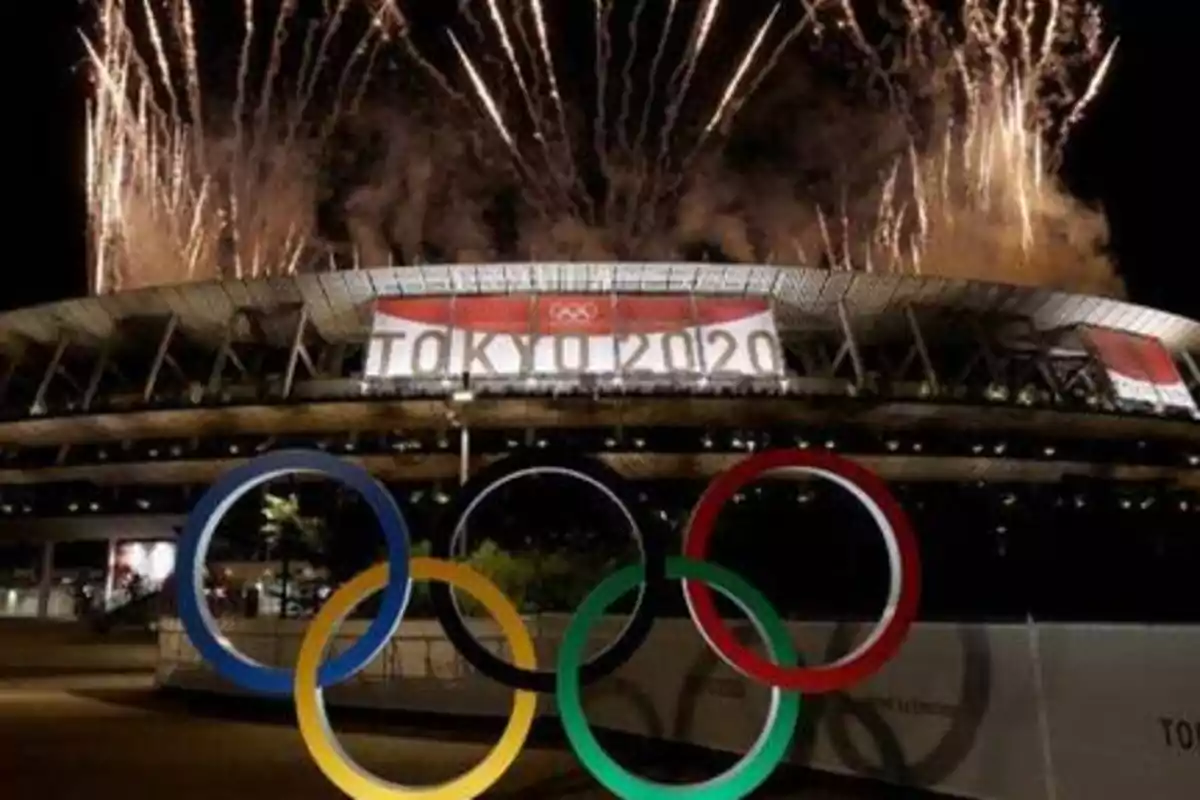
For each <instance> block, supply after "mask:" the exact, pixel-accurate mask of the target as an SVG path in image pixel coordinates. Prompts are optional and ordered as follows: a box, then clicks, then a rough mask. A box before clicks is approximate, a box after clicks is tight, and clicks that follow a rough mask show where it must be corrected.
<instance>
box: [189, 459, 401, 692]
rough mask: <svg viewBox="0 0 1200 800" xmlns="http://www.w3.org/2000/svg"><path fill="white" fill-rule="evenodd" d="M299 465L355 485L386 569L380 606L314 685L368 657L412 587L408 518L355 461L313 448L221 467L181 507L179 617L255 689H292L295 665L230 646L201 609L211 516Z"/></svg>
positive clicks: (352, 671) (221, 669) (240, 681)
mask: <svg viewBox="0 0 1200 800" xmlns="http://www.w3.org/2000/svg"><path fill="white" fill-rule="evenodd" d="M303 473H307V474H317V475H324V476H326V477H329V478H333V479H334V480H336V481H338V482H339V483H341V484H343V485H345V486H348V487H349V488H351V489H356V490H357V491H358V492H359V494H361V495H362V497H363V499H364V500H365V501H366V502H367V505H369V506H370V507H371V510H372V511H373V512H374V514H375V518H376V519H378V520H379V527H380V528H381V529H382V530H383V537H384V539H385V540H386V543H387V563H388V576H389V577H388V584H387V587H386V588H385V589H384V591H383V596H382V603H381V605H380V608H379V614H378V615H377V616H376V617H375V619H373V620H372V621H371V624H370V625H369V626H368V627H367V631H366V633H365V634H364V635H363V637H362V638H361V639H359V640H358V641H357V642H355V643H354V645H353V646H351V647H350V648H349V649H348V650H346V651H345V652H343V653H341V654H340V655H338V656H336V657H334V658H332V659H330V660H329V661H327V662H325V663H324V664H322V665H321V670H320V673H319V674H318V676H317V685H318V686H320V687H322V688H324V687H327V686H331V685H333V684H335V683H341V682H342V681H345V680H347V679H349V678H352V677H353V676H354V675H356V674H357V673H358V672H360V671H361V670H362V669H363V668H364V667H366V666H367V664H369V663H371V661H372V660H373V659H374V658H375V656H377V655H378V654H379V652H380V651H381V650H382V649H383V648H384V647H385V646H386V645H387V643H388V641H390V640H391V638H392V634H394V633H395V632H396V628H397V627H399V625H400V620H401V619H402V618H403V616H404V611H405V608H406V607H407V606H408V598H409V595H410V593H411V589H412V581H411V580H410V579H409V577H410V576H409V569H408V560H409V552H410V549H409V536H408V523H407V521H406V520H405V519H404V515H403V514H402V513H401V512H400V508H399V506H397V505H396V501H395V499H394V498H393V497H392V495H391V493H389V492H388V490H387V489H385V488H384V487H383V486H382V485H381V484H380V483H379V482H378V481H376V480H375V479H374V478H372V477H371V474H370V473H369V472H367V471H366V470H365V469H363V468H362V467H360V466H358V465H356V464H351V463H348V462H345V461H342V460H341V459H339V458H337V457H335V456H331V455H329V454H328V453H322V452H320V451H316V450H279V451H276V452H273V453H268V454H266V455H264V456H260V457H259V458H256V459H254V460H252V461H251V462H250V463H248V464H244V465H242V466H240V467H236V468H234V469H232V470H230V471H228V472H226V473H225V474H224V475H222V476H221V477H220V479H218V480H217V482H216V483H215V484H213V486H212V487H211V488H210V489H209V490H208V491H207V492H205V493H204V496H203V497H201V498H200V502H199V503H197V504H196V507H195V508H193V509H192V512H191V513H190V514H188V517H187V521H186V522H184V526H183V532H182V533H181V534H180V538H179V548H178V557H177V562H176V567H175V574H176V576H177V583H178V594H179V601H178V602H179V619H180V622H182V623H183V630H184V631H185V632H186V633H187V635H188V638H189V639H191V641H192V644H193V646H195V648H196V650H197V651H198V652H199V654H200V656H201V657H202V658H203V659H204V660H205V661H207V662H208V663H209V664H211V665H212V667H213V669H214V670H216V672H217V674H218V675H220V676H221V677H222V678H225V679H226V680H228V681H230V682H232V683H235V684H237V685H238V686H240V687H242V688H244V689H249V690H250V691H253V692H258V693H261V694H270V695H279V696H287V695H291V694H292V689H293V685H294V684H295V673H294V672H293V671H292V670H290V669H281V668H279V667H269V666H266V665H264V664H260V663H258V662H257V661H254V660H253V659H251V658H249V657H248V656H245V655H242V654H241V653H239V652H237V650H235V649H234V648H233V645H232V643H231V642H230V641H229V640H228V639H227V638H226V637H225V636H224V635H223V634H222V633H221V632H220V630H219V628H218V627H217V625H216V620H215V619H213V617H212V614H211V613H210V612H209V610H208V603H207V601H206V600H205V598H204V562H205V557H206V556H207V554H208V546H209V543H210V542H211V541H212V536H213V533H214V532H215V531H216V529H217V524H218V523H219V522H220V521H221V518H222V517H224V516H225V514H226V512H228V511H229V509H230V507H231V506H232V505H233V504H234V503H235V502H236V501H237V500H238V499H239V498H240V497H242V495H244V494H246V492H248V491H250V490H251V489H253V488H254V487H256V486H260V485H261V484H264V483H266V482H267V481H269V480H272V479H273V478H278V477H280V476H283V475H294V474H303Z"/></svg>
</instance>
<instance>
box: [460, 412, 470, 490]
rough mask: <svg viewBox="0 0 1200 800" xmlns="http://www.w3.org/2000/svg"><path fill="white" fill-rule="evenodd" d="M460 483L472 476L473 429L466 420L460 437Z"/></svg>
mask: <svg viewBox="0 0 1200 800" xmlns="http://www.w3.org/2000/svg"><path fill="white" fill-rule="evenodd" d="M458 473H459V474H458V480H459V483H461V484H465V483H466V482H467V479H468V478H470V477H471V429H470V428H468V427H467V424H466V423H465V422H464V423H463V426H462V429H461V437H460V438H459V469H458Z"/></svg>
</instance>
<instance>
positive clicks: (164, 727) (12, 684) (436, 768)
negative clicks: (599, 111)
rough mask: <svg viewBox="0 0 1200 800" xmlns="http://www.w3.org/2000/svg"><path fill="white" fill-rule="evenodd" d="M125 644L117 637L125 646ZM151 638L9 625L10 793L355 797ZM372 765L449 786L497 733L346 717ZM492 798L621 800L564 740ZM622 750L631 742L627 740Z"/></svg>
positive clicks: (811, 791) (818, 788)
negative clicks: (159, 676)
mask: <svg viewBox="0 0 1200 800" xmlns="http://www.w3.org/2000/svg"><path fill="white" fill-rule="evenodd" d="M114 637H115V638H114ZM154 655H155V648H154V645H153V644H152V643H151V642H150V641H149V640H147V639H145V638H144V637H142V638H139V637H137V636H130V635H111V636H106V637H99V636H96V635H93V634H89V633H87V632H84V631H82V630H81V629H79V628H78V627H76V626H74V625H58V626H52V625H46V624H41V623H22V622H16V623H14V622H11V621H0V742H3V743H4V744H3V747H2V748H0V797H4V798H14V800H24V799H25V798H31V799H36V800H79V799H80V798H108V797H119V798H121V800H142V798H145V800H161V798H169V799H170V800H189V799H190V798H196V799H197V800H200V798H203V800H212V798H214V797H221V798H243V797H244V798H258V797H263V796H271V795H273V796H276V797H279V798H287V800H324V799H325V798H328V800H335V798H340V797H342V795H341V794H340V792H339V791H338V790H337V789H336V788H334V787H333V786H332V785H331V784H330V783H329V782H328V781H327V780H326V779H325V778H324V776H323V775H322V774H321V773H320V772H319V771H318V770H317V768H316V767H315V766H314V765H313V764H312V762H311V760H310V759H309V757H308V754H307V753H306V752H305V749H304V745H303V743H302V742H301V740H300V736H299V734H298V733H297V732H296V730H295V728H294V727H293V726H292V725H291V724H289V720H288V718H287V712H286V710H275V709H270V708H264V707H262V706H257V705H255V706H249V705H246V704H245V703H243V702H230V701H221V700H215V699H209V698H197V697H195V696H190V697H189V696H181V695H172V694H164V693H163V692H160V691H156V690H155V689H154V687H153V681H152V674H151V672H150V671H149V670H150V669H151V668H152V665H153V663H154ZM335 725H336V727H337V729H338V731H339V735H340V739H341V742H342V744H343V747H345V749H346V750H347V751H348V752H349V753H350V754H351V755H353V756H354V757H355V758H356V759H357V760H358V761H359V762H360V763H361V764H362V765H363V766H365V767H367V768H368V769H371V770H372V771H374V772H376V773H377V774H380V775H382V776H385V777H387V778H390V779H392V780H395V781H403V782H405V783H408V784H429V783H438V782H441V781H443V780H446V779H447V778H450V777H452V776H454V775H456V774H459V773H461V772H462V771H463V770H464V769H465V768H467V767H469V766H470V765H471V764H473V763H475V762H476V761H478V760H479V759H480V758H481V757H482V756H483V754H484V753H486V751H487V748H488V746H489V742H490V741H492V740H493V734H491V733H489V732H485V731H464V730H456V729H451V728H447V727H445V725H444V724H443V725H441V726H437V727H435V728H434V729H432V730H431V729H430V727H429V726H428V725H426V724H422V725H421V726H420V727H416V726H415V723H414V722H413V721H412V720H404V721H398V722H387V723H382V722H380V721H379V720H370V721H364V720H360V719H346V720H335ZM539 739H540V741H538V742H537V743H536V745H535V746H531V747H528V748H527V749H526V750H525V751H524V752H523V753H522V755H521V757H520V758H519V760H518V762H517V764H516V765H515V766H514V768H513V769H511V770H510V771H509V773H508V774H507V775H506V776H505V778H504V779H503V780H502V781H501V782H500V783H499V784H497V786H496V787H495V788H494V790H493V791H492V792H490V793H489V794H488V795H487V796H488V797H489V798H491V797H494V798H514V799H515V798H521V800H540V799H541V798H547V799H548V798H571V800H592V798H595V799H596V800H599V798H603V797H607V796H608V795H607V794H606V793H605V792H604V791H603V790H601V789H600V788H599V787H598V786H597V784H596V782H595V780H594V779H593V778H591V777H590V776H589V775H588V774H586V773H585V772H584V771H583V770H582V769H581V768H580V767H579V765H578V763H577V762H576V761H575V759H574V757H573V756H572V755H571V754H570V753H569V752H566V751H564V750H563V749H562V748H561V747H560V746H558V743H557V742H555V741H554V740H553V736H552V735H551V736H548V737H547V736H541V737H539ZM616 746H617V747H621V744H620V743H616ZM648 749H649V748H646V747H644V746H643V747H640V748H635V749H633V750H629V749H626V750H625V751H624V752H623V753H622V760H636V761H637V762H638V763H636V764H633V763H629V766H631V767H633V768H635V769H637V770H638V771H639V772H640V773H643V774H646V775H647V777H653V778H656V779H661V780H672V781H684V780H686V781H694V780H703V779H704V778H705V777H707V776H709V775H711V774H713V773H714V772H715V771H718V768H717V767H715V766H714V765H712V764H709V763H706V760H705V759H704V758H703V757H697V756H696V755H695V754H692V755H681V754H678V753H665V752H657V751H655V752H646V751H647V750H648ZM762 796H763V797H765V798H774V797H778V798H783V797H787V798H795V799H796V800H868V798H871V799H874V798H881V799H882V798H887V799H888V800H892V799H893V798H898V797H901V796H902V795H901V794H899V793H898V792H896V791H895V790H887V789H882V788H880V787H878V786H854V785H846V784H839V785H836V786H835V785H832V784H831V783H830V781H829V780H828V779H825V778H821V777H820V776H815V775H812V774H807V773H803V772H787V773H786V774H784V773H780V774H779V775H778V777H777V779H776V780H774V781H773V783H772V784H771V785H770V787H769V789H768V790H766V791H764V792H763V794H762Z"/></svg>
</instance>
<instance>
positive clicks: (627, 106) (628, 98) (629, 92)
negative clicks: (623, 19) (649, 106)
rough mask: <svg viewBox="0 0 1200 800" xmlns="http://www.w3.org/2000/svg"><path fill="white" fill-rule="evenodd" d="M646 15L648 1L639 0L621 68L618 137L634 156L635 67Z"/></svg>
mask: <svg viewBox="0 0 1200 800" xmlns="http://www.w3.org/2000/svg"><path fill="white" fill-rule="evenodd" d="M645 13H646V0H637V5H635V6H634V8H633V13H632V14H630V16H629V27H628V33H629V50H628V51H627V52H626V53H625V63H624V64H623V65H622V66H621V111H620V114H618V116H617V137H618V142H620V147H621V149H622V150H623V151H624V152H625V153H627V154H629V155H632V153H633V149H632V146H631V143H630V139H629V114H630V112H631V111H632V108H633V92H634V83H633V65H634V62H635V61H636V60H637V55H638V44H639V37H638V31H639V30H641V21H642V15H643V14H645Z"/></svg>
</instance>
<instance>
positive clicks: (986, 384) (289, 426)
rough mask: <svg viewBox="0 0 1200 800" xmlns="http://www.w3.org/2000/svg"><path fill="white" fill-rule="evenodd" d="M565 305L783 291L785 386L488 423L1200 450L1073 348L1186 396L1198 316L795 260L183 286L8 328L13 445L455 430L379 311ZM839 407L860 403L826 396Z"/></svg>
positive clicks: (3, 424)
mask: <svg viewBox="0 0 1200 800" xmlns="http://www.w3.org/2000/svg"><path fill="white" fill-rule="evenodd" d="M553 292H560V293H561V292H573V293H613V294H622V295H623V294H630V293H658V294H663V293H671V294H686V293H691V294H695V295H705V296H707V295H725V296H746V295H751V296H762V297H766V298H769V299H770V301H771V307H772V309H773V312H774V317H775V320H776V323H777V326H778V329H779V337H780V344H781V347H782V349H783V351H784V359H785V363H786V374H787V379H786V380H784V381H768V382H763V381H754V380H740V381H736V382H733V383H726V384H724V385H718V384H717V383H716V382H710V381H707V380H702V381H699V382H698V381H697V380H696V379H695V376H694V375H693V376H678V377H676V376H660V377H657V378H655V379H654V380H649V381H642V382H640V383H638V384H637V385H631V384H630V383H628V382H624V383H622V382H619V381H608V382H606V381H604V380H597V379H596V378H595V377H594V376H582V377H580V378H579V379H578V380H570V381H563V380H561V379H560V380H554V381H531V380H527V381H521V382H516V381H511V380H507V381H506V380H503V379H501V380H495V379H490V380H485V381H481V380H476V381H474V385H473V386H472V387H471V389H472V393H473V395H477V396H479V400H480V402H477V403H474V404H473V405H472V407H471V408H470V409H466V410H464V409H459V415H460V417H462V418H463V419H466V420H467V421H469V422H470V423H471V424H473V425H480V426H483V427H504V426H519V427H525V426H535V427H564V426H565V427H571V426H578V425H581V424H584V425H606V424H623V425H627V426H628V425H635V426H636V425H673V424H675V425H678V424H687V425H701V426H703V425H706V424H715V423H719V422H721V421H728V420H729V419H730V414H731V413H733V414H736V415H740V416H741V417H742V418H744V419H747V420H755V421H757V422H758V423H760V424H767V423H771V422H783V421H787V422H801V421H804V420H810V421H812V422H814V423H817V422H822V421H825V420H828V419H829V418H830V417H837V416H845V415H854V416H855V417H857V418H859V419H861V421H862V422H863V423H864V424H876V425H882V426H884V427H887V426H893V425H900V426H904V425H909V424H916V423H917V422H920V423H921V424H925V423H928V421H929V420H930V418H931V417H937V418H938V419H940V420H943V421H945V422H947V423H952V424H958V425H963V424H967V423H968V420H976V422H974V423H971V424H974V425H977V424H985V425H987V426H991V425H998V426H1000V427H1002V428H1004V427H1014V426H1015V427H1018V428H1022V427H1026V428H1027V427H1030V426H1033V427H1044V426H1046V425H1050V424H1053V425H1057V426H1060V427H1061V426H1065V428H1064V429H1065V430H1072V431H1076V432H1078V433H1079V434H1081V435H1096V434H1098V433H1101V432H1107V433H1110V434H1111V435H1115V436H1141V435H1146V432H1147V431H1148V430H1154V431H1157V432H1159V434H1160V435H1170V436H1180V437H1184V438H1189V439H1191V438H1196V437H1200V433H1198V432H1197V429H1198V428H1200V426H1195V425H1194V423H1193V420H1192V419H1191V418H1190V415H1188V414H1186V413H1182V414H1181V413H1178V412H1171V411H1169V410H1167V411H1164V410H1163V409H1161V408H1153V407H1149V406H1146V407H1141V406H1139V405H1138V404H1133V405H1131V404H1129V403H1123V402H1120V401H1119V398H1117V397H1115V396H1114V394H1113V392H1112V387H1111V386H1109V385H1108V384H1107V382H1106V381H1105V378H1104V369H1103V364H1101V363H1100V362H1099V360H1098V359H1097V356H1096V354H1095V353H1094V352H1092V351H1091V350H1090V349H1089V348H1088V347H1087V346H1086V343H1085V342H1084V341H1083V340H1082V338H1081V336H1080V330H1081V327H1080V326H1097V327H1101V328H1107V329H1110V330H1116V331H1123V332H1128V333H1133V334H1139V335H1143V336H1149V337H1154V338H1155V339H1158V340H1159V341H1161V342H1162V343H1163V344H1164V345H1165V346H1166V348H1168V350H1169V351H1170V353H1171V356H1172V357H1173V358H1174V359H1175V361H1176V362H1177V368H1178V370H1179V374H1180V375H1181V376H1182V380H1183V381H1184V384H1185V386H1186V387H1187V389H1188V391H1190V392H1191V393H1192V394H1193V396H1194V395H1196V394H1197V392H1200V369H1198V368H1197V363H1198V360H1200V359H1198V357H1197V353H1200V322H1197V321H1194V320H1188V319H1185V318H1182V317H1179V316H1175V315H1172V314H1168V313H1165V312H1162V311H1156V310H1153V309H1149V308H1145V307H1141V306H1137V305H1133V304H1130V303H1125V302H1122V301H1118V300H1110V299H1101V298H1095V297H1086V296H1079V295H1072V294H1067V293H1063V292H1057V291H1050V290H1045V289H1030V288H1021V287H1012V286H1000V285H988V284H980V283H971V282H965V281H958V280H944V279H938V278H921V277H904V276H894V275H869V274H852V273H840V272H828V271H823V270H815V269H804V268H791V267H789V268H775V267H765V266H764V267H748V266H716V265H694V264H693V265H688V264H673V265H654V264H647V265H632V264H621V265H603V264H598V265H590V264H589V265H583V264H536V265H521V264H518V265H494V266H453V267H406V268H387V269H374V270H362V271H355V272H333V273H325V274H314V275H301V276H296V277H291V278H272V279H263V280H249V281H225V282H220V283H206V284H189V285H182V286H172V287H162V288H156V289H149V290H142V291H134V292H127V293H122V294H114V295H105V296H100V297H88V298H81V299H75V300H68V301H63V302H60V303H55V304H50V305H46V306H40V307H35V308H28V309H22V310H18V311H14V312H9V313H6V314H3V315H0V441H2V442H6V443H9V444H24V445H33V444H37V445H38V446H45V445H51V444H72V443H80V442H89V441H106V440H127V439H138V438H155V437H164V436H172V435H176V434H192V435H194V434H195V433H197V432H203V433H213V434H218V433H224V434H233V433H262V434H280V433H287V432H301V431H304V432H309V431H322V430H329V431H346V430H370V429H377V428H379V427H380V426H381V425H386V426H388V427H392V428H437V427H443V426H444V425H445V420H446V408H447V401H448V400H449V399H450V397H451V395H452V394H453V393H454V392H455V391H459V390H461V389H462V388H463V386H462V385H461V381H460V379H459V376H457V375H455V376H446V377H445V378H443V379H442V380H439V381H423V382H422V381H416V380H402V381H384V382H380V381H371V382H365V381H363V380H362V377H363V363H364V351H365V349H366V347H367V344H368V340H369V338H370V331H371V313H372V308H373V305H374V302H373V301H375V300H377V299H379V298H385V297H394V296H413V295H424V296H430V295H449V296H453V297H463V296H467V295H481V294H509V293H553ZM681 395H685V396H686V397H687V402H684V403H681V402H680V401H681V399H682V398H681V397H680V396H681ZM364 398H369V400H367V399H364ZM751 398H753V400H754V402H753V404H752V406H748V405H747V402H748V401H749V400H750V399H751ZM847 398H856V399H857V401H860V402H854V403H847V402H839V403H836V404H831V403H829V402H826V401H829V400H832V399H840V400H846V399H847ZM668 399H669V402H667V400H668ZM796 400H806V401H807V402H795V401H796ZM333 404H336V405H333ZM985 408H986V410H987V414H986V415H985V417H986V419H987V420H989V421H987V422H984V423H980V422H979V420H980V419H981V417H980V414H981V413H982V412H983V410H984V409H985ZM334 411H336V413H334ZM1047 414H1049V415H1050V416H1049V418H1048V417H1047ZM464 415H465V416H464Z"/></svg>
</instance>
